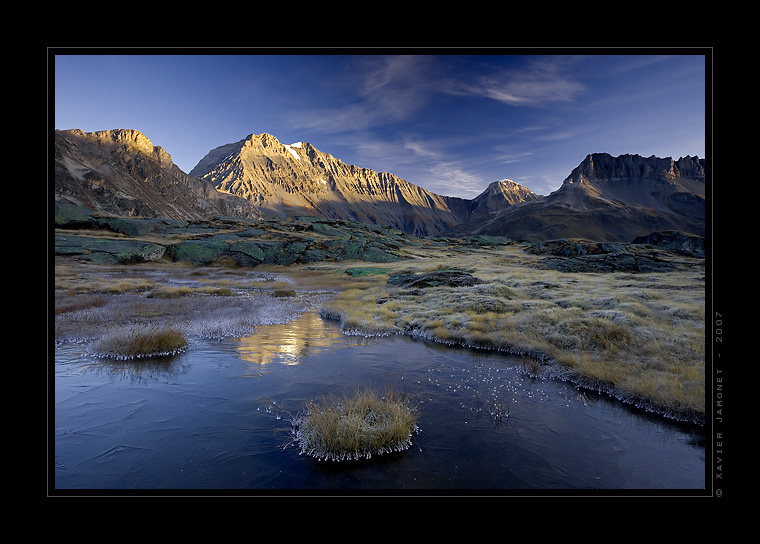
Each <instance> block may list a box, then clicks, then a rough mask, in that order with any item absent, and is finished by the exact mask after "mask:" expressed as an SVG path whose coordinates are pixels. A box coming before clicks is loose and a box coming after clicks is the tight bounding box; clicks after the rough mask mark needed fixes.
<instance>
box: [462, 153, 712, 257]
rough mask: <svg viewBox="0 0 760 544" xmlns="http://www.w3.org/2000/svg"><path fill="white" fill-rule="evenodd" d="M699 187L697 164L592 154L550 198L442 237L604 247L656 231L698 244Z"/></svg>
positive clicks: (701, 177)
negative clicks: (577, 241)
mask: <svg viewBox="0 0 760 544" xmlns="http://www.w3.org/2000/svg"><path fill="white" fill-rule="evenodd" d="M705 184H706V182H705V160H704V159H699V158H698V157H682V158H680V159H678V160H673V159H672V158H664V159H662V158H657V157H654V156H652V157H642V156H640V155H620V156H618V157H613V156H612V155H609V154H607V153H595V154H590V155H587V156H586V158H585V159H584V160H583V161H582V162H581V164H580V165H578V166H577V167H576V168H575V169H573V171H572V172H571V173H570V175H569V176H568V177H567V178H565V180H564V181H563V183H562V186H561V187H560V188H559V189H557V190H556V191H554V192H553V193H551V194H549V195H547V196H543V197H541V198H538V199H533V200H524V201H523V202H520V203H517V204H515V205H513V206H510V207H508V208H503V209H501V210H498V211H496V212H495V213H493V214H490V215H488V216H486V217H485V218H483V219H481V220H471V221H469V222H466V223H463V224H461V225H458V226H457V227H455V228H454V229H452V231H451V233H450V234H456V235H499V236H508V237H510V238H513V239H516V240H519V239H530V240H534V241H545V240H551V239H560V238H585V239H588V240H597V241H606V242H631V241H632V240H634V239H635V238H637V237H641V236H646V235H648V234H650V233H653V232H661V231H677V232H684V233H687V234H692V235H696V236H704V235H705V193H706V190H705Z"/></svg>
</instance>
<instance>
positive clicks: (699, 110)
mask: <svg viewBox="0 0 760 544" xmlns="http://www.w3.org/2000/svg"><path fill="white" fill-rule="evenodd" d="M52 52H53V53H58V52H57V51H55V50H53V51H52ZM63 52H64V51H61V53H63ZM65 52H66V53H73V54H56V55H55V56H54V60H53V62H52V67H53V68H54V72H53V75H54V86H53V88H52V94H53V96H52V100H51V101H50V102H51V105H52V112H51V113H52V115H51V120H52V124H53V125H54V128H57V129H70V128H78V129H82V130H84V131H86V132H93V131H98V130H108V129H113V128H131V129H137V130H139V131H141V132H143V133H144V134H145V135H146V136H147V137H148V138H149V139H150V140H151V142H153V144H154V145H159V146H161V147H163V148H164V150H165V151H167V152H168V153H169V154H170V155H171V156H172V159H173V161H174V163H175V164H176V165H177V166H179V167H180V168H181V169H182V170H184V171H185V172H189V171H190V170H191V169H192V168H193V167H194V166H195V165H196V164H197V162H198V161H199V160H200V159H202V158H203V156H204V155H205V154H206V153H207V152H208V151H210V150H211V149H213V148H215V147H218V146H221V145H224V144H227V143H231V142H236V141H238V140H241V139H243V138H245V137H247V136H248V135H249V134H260V133H262V132H268V133H270V134H272V135H274V136H275V137H276V138H277V139H279V140H280V141H281V142H282V143H284V144H289V143H294V142H298V141H303V142H309V143H311V144H312V145H314V146H315V147H316V148H317V149H319V150H320V151H323V152H325V153H330V154H331V155H333V156H334V157H336V158H338V159H341V160H342V161H344V162H346V163H348V164H354V165H356V166H360V167H365V168H371V169H373V170H376V171H384V172H392V173H393V174H396V175H397V176H399V177H401V178H404V179H406V180H407V181H409V182H411V183H414V184H416V185H420V186H422V187H424V188H426V189H428V190H430V191H433V192H435V193H438V194H442V195H449V196H459V197H462V198H473V197H475V196H477V195H478V194H480V193H481V192H482V191H483V190H484V189H485V188H486V187H487V186H488V184H489V183H491V182H493V181H497V180H501V179H505V178H508V179H511V180H513V181H516V182H517V183H520V184H522V185H525V186H527V187H528V188H530V189H531V190H533V191H534V192H536V193H538V194H543V195H546V194H549V193H550V192H552V191H554V190H556V189H558V188H559V187H560V185H561V183H562V181H563V180H564V179H565V178H566V177H567V176H568V175H569V174H570V172H571V171H572V169H573V168H575V167H576V166H578V164H579V163H580V162H581V161H582V160H583V159H584V157H585V156H586V155H587V154H589V153H610V154H612V155H620V154H625V153H632V154H639V155H643V156H650V155H656V156H658V157H673V158H679V157H682V156H685V155H691V156H693V155H698V156H699V157H701V158H704V157H705V152H706V124H705V123H706V92H705V91H706V87H707V86H708V84H709V83H710V82H708V81H707V80H706V77H707V76H706V58H705V54H704V53H705V51H704V50H685V51H684V50H674V51H670V50H659V49H652V50H644V51H643V53H645V54H638V53H640V51H636V53H637V54H633V52H631V51H629V50H621V51H612V52H610V51H605V50H595V49H588V50H586V49H583V50H579V51H574V50H569V51H565V50H561V49H560V50H557V51H554V52H553V53H555V54H544V52H537V53H541V54H528V55H525V54H519V55H518V54H512V50H509V49H505V50H501V51H498V53H500V54H496V55H483V54H477V53H481V50H478V49H474V50H465V53H467V54H461V52H457V53H459V54H448V53H449V52H448V51H441V52H439V51H433V53H446V54H435V55H428V54H424V55H418V54H411V53H416V51H411V52H409V51H399V53H402V54H391V55H384V54H379V52H375V51H373V50H370V51H369V52H368V53H369V54H366V55H360V54H350V55H349V54H342V53H343V51H342V50H337V51H330V52H329V53H330V54H319V55H314V54H306V55H303V54H295V53H294V52H291V51H282V52H281V53H283V54H276V55H264V54H262V53H261V51H260V50H256V49H253V50H247V51H245V52H243V53H241V52H240V51H237V50H235V51H228V50H224V49H221V50H220V49H212V50H209V51H205V52H204V53H207V54H203V55H196V54H190V53H195V51H192V50H188V51H185V50H181V51H179V52H178V51H174V50H170V51H166V52H168V53H171V54H161V53H165V51H161V50H159V51H152V50H151V51H149V52H148V53H147V54H140V55H134V54H125V53H123V52H122V51H121V50H119V49H113V50H93V51H90V50H88V49H80V50H74V51H65ZM391 52H392V53H395V51H391ZM92 53H95V54H92ZM426 53H427V52H426ZM519 53H522V51H519ZM613 53H615V54H613Z"/></svg>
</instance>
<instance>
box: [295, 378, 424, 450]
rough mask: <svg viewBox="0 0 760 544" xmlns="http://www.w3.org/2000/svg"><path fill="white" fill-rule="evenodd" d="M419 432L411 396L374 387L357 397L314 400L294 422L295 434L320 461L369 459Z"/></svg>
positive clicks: (404, 443) (398, 446)
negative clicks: (379, 390) (380, 390)
mask: <svg viewBox="0 0 760 544" xmlns="http://www.w3.org/2000/svg"><path fill="white" fill-rule="evenodd" d="M417 431H418V427H417V423H416V416H415V415H414V412H413V408H412V407H411V406H410V405H409V401H408V399H407V398H406V397H405V396H403V395H400V394H398V393H395V392H394V391H392V390H389V391H387V392H386V394H385V395H384V396H380V395H379V394H378V393H376V392H375V391H373V390H370V389H365V390H364V391H357V392H356V394H355V395H354V396H353V397H348V396H342V397H334V396H331V397H328V398H326V399H323V400H322V401H321V402H316V401H315V402H312V403H311V404H310V406H309V407H308V409H307V411H306V413H305V414H304V415H303V416H301V417H299V418H297V420H296V421H295V422H294V434H295V437H296V440H297V442H298V444H299V445H300V448H301V453H305V454H307V455H310V456H311V457H314V458H316V459H318V460H332V461H345V460H358V459H362V458H365V459H369V458H370V457H372V456H373V455H382V454H385V453H390V452H394V451H403V450H405V449H407V448H408V447H409V446H410V445H411V443H412V442H411V440H412V435H413V434H414V433H415V432H417Z"/></svg>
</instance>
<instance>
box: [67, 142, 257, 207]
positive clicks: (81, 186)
mask: <svg viewBox="0 0 760 544" xmlns="http://www.w3.org/2000/svg"><path fill="white" fill-rule="evenodd" d="M54 140H55V141H54V146H53V153H54V161H53V162H54V178H55V180H54V186H55V200H56V201H60V202H66V203H69V204H74V205H78V206H83V207H86V208H89V209H91V210H94V211H98V212H102V213H106V214H112V215H117V216H125V217H135V216H140V217H162V218H167V219H202V218H206V217H211V216H214V215H234V216H237V217H241V218H246V219H260V218H261V217H262V214H261V212H260V211H259V210H258V209H257V208H256V207H255V206H253V205H251V203H249V202H248V201H247V200H245V199H244V198H241V197H239V196H235V195H230V194H225V193H220V192H219V191H217V190H216V189H215V188H214V187H213V185H211V184H210V183H209V182H208V181H205V180H201V179H198V178H196V177H193V176H189V175H188V174H186V173H184V172H183V171H182V170H181V169H180V168H179V167H178V166H176V165H175V164H174V163H173V162H172V158H171V155H169V153H167V152H166V151H164V149H163V148H161V147H159V146H154V145H153V144H152V143H151V141H150V140H149V139H148V138H147V137H146V136H145V135H144V134H142V133H141V132H139V131H137V130H131V129H116V130H106V131H100V132H91V133H86V132H84V131H81V130H78V129H74V130H56V131H55V135H54Z"/></svg>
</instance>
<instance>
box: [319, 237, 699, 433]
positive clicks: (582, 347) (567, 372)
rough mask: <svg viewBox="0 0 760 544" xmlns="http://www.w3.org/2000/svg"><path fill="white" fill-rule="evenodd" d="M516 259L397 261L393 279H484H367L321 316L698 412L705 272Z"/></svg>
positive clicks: (354, 330) (681, 413) (645, 402)
mask: <svg viewBox="0 0 760 544" xmlns="http://www.w3.org/2000/svg"><path fill="white" fill-rule="evenodd" d="M522 255H523V254H522V250H521V249H519V247H517V246H507V247H503V248H488V249H487V250H486V249H484V250H482V251H470V252H468V253H466V254H462V255H459V256H457V255H456V254H453V253H451V252H450V251H449V254H448V255H445V256H440V257H431V258H429V259H418V260H415V261H413V262H410V261H405V262H403V263H394V264H392V265H390V266H391V267H393V266H395V267H396V268H395V272H398V271H404V272H410V271H414V272H430V271H433V270H435V269H437V268H443V267H449V268H450V267H451V266H452V265H455V266H459V267H460V268H462V269H463V270H465V271H467V272H469V273H471V274H473V275H474V276H476V277H477V278H479V279H481V280H483V283H480V284H477V285H470V286H462V287H446V286H438V287H426V288H424V289H416V290H411V289H404V288H401V287H397V286H394V285H392V284H389V283H388V282H387V279H388V275H387V274H386V275H385V276H373V277H365V278H361V280H360V281H355V280H350V282H349V283H348V284H347V286H346V288H345V289H344V290H343V291H341V292H340V293H339V294H338V295H337V296H336V297H335V298H333V299H332V300H330V301H328V302H327V303H326V304H325V305H324V306H323V308H322V314H323V315H324V316H326V317H331V318H334V319H337V320H340V322H341V325H342V327H343V329H344V330H345V331H346V332H347V333H349V334H361V335H388V334H408V335H413V336H418V337H422V338H427V339H430V340H434V341H437V342H443V343H448V344H452V345H462V346H470V347H476V348H484V349H494V350H502V351H507V352H512V353H516V354H523V355H527V356H530V357H533V358H535V359H536V360H537V361H540V362H541V363H542V364H541V365H535V366H536V368H539V369H540V371H541V372H543V373H546V374H548V375H554V376H557V377H562V378H565V379H572V380H574V381H576V382H578V383H580V384H582V385H583V386H585V387H590V388H594V389H598V390H601V391H605V392H608V393H611V394H613V395H615V396H617V397H619V398H621V399H624V400H626V401H630V402H634V403H636V404H638V405H641V406H644V407H647V408H649V409H653V410H656V411H658V412H661V413H666V414H670V415H674V416H675V417H685V418H690V419H697V420H699V419H701V418H702V417H703V416H704V412H705V314H704V303H705V300H704V296H705V295H704V279H703V278H704V267H703V266H701V267H700V266H699V265H693V266H692V267H682V268H679V269H677V270H674V271H670V272H657V273H635V274H634V273H595V274H594V273H586V274H579V273H564V272H558V271H556V270H548V269H543V268H540V267H538V266H536V265H537V264H538V262H539V261H538V259H535V258H534V257H531V256H527V255H526V256H525V258H524V259H523V258H521V257H522ZM456 257H459V258H456ZM389 273H391V274H392V273H394V270H390V271H389Z"/></svg>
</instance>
